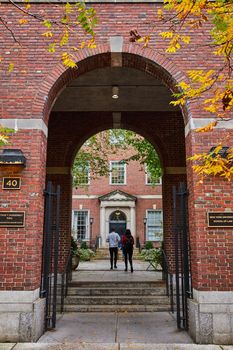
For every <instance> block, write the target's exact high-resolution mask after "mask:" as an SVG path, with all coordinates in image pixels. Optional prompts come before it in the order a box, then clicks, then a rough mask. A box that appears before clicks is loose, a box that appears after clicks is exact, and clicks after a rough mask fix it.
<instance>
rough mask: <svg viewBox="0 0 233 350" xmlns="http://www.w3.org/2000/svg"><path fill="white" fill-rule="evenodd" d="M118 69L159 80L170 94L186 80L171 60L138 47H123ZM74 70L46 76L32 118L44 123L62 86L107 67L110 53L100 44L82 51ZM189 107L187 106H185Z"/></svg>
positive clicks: (185, 115) (59, 68)
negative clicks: (80, 76) (137, 71)
mask: <svg viewBox="0 0 233 350" xmlns="http://www.w3.org/2000/svg"><path fill="white" fill-rule="evenodd" d="M120 54H121V55H122V67H129V68H136V69H138V70H141V71H143V72H144V73H145V74H149V75H151V76H154V77H156V78H158V79H160V80H161V81H162V82H163V84H164V85H165V86H167V87H168V88H169V89H170V90H171V91H174V92H175V91H177V87H176V85H177V84H178V83H179V82H181V81H184V80H186V76H185V74H184V73H183V72H182V71H180V70H179V69H178V68H177V67H176V65H175V64H174V63H173V62H172V60H171V59H167V58H165V57H164V55H162V54H159V53H157V52H156V51H154V50H153V49H149V48H142V47H140V46H137V45H132V44H124V45H123V49H122V52H121V53H120ZM76 59H77V65H78V69H66V68H65V67H64V66H63V65H62V64H59V65H57V66H56V68H55V69H54V70H53V71H52V72H51V74H50V75H49V76H47V77H46V78H45V79H44V81H43V83H42V84H41V86H40V88H39V90H38V93H37V96H36V98H35V102H34V104H33V108H32V116H33V117H34V118H38V117H39V118H41V115H42V116H43V120H44V122H45V123H46V124H47V123H48V119H49V114H50V112H51V109H52V107H53V104H54V102H55V100H56V99H57V97H58V96H59V94H60V93H61V91H62V90H63V89H64V88H65V87H66V85H67V84H68V83H69V82H70V81H72V80H73V79H75V78H77V77H78V76H79V75H82V74H85V73H87V72H89V71H91V70H93V69H97V68H104V67H110V66H111V51H110V46H109V45H100V46H99V47H98V48H97V49H93V50H90V49H85V50H82V52H80V53H79V54H77V55H76ZM189 108H190V107H189ZM182 112H183V118H184V122H185V123H187V121H188V120H189V114H190V113H191V111H190V110H189V112H188V111H187V109H186V107H184V108H183V110H182Z"/></svg>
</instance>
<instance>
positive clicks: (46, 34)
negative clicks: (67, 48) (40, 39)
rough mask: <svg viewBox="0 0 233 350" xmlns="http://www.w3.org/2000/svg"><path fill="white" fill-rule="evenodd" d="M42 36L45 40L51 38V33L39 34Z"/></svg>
mask: <svg viewBox="0 0 233 350" xmlns="http://www.w3.org/2000/svg"><path fill="white" fill-rule="evenodd" d="M41 35H42V36H45V37H46V38H51V37H52V36H53V33H52V32H44V33H43V34H41Z"/></svg>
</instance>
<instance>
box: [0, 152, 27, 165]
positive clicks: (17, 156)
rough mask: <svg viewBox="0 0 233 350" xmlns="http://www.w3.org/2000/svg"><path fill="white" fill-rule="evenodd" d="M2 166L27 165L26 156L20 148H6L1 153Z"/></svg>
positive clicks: (0, 161) (0, 163) (0, 162)
mask: <svg viewBox="0 0 233 350" xmlns="http://www.w3.org/2000/svg"><path fill="white" fill-rule="evenodd" d="M0 166H4V167H16V168H21V167H25V166H26V158H25V156H24V155H23V152H22V151H21V150H20V149H4V150H3V151H2V153H0Z"/></svg>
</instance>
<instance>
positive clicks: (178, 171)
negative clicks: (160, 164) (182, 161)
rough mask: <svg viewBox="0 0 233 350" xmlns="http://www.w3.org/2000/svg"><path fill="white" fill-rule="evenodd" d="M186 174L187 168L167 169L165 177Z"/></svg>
mask: <svg viewBox="0 0 233 350" xmlns="http://www.w3.org/2000/svg"><path fill="white" fill-rule="evenodd" d="M177 174H186V167H182V166H181V167H166V168H165V169H164V175H177Z"/></svg>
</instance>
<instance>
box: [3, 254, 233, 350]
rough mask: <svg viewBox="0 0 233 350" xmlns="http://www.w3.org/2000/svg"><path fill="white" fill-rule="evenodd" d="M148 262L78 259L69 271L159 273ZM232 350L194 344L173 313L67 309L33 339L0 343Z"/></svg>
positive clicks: (84, 274) (114, 276)
mask: <svg viewBox="0 0 233 350" xmlns="http://www.w3.org/2000/svg"><path fill="white" fill-rule="evenodd" d="M147 266H148V264H147V263H145V262H142V261H135V262H134V269H135V271H134V273H130V272H125V271H124V263H123V262H122V261H119V262H118V268H117V269H116V270H112V271H110V270H109V262H108V261H107V260H104V261H91V262H82V263H80V265H79V267H78V270H77V271H75V273H74V274H73V280H78V281H87V280H90V281H110V280H114V281H126V280H127V281H153V280H158V279H161V273H159V272H155V271H153V270H150V271H146V269H147ZM33 349H35V350H37V349H38V350H45V349H49V350H63V349H64V350H233V346H220V345H195V344H193V342H192V340H191V338H190V337H189V335H188V334H187V333H186V332H184V331H178V330H177V328H176V321H175V318H174V315H172V314H170V313H168V312H145V313H133V312H132V313H131V312H130V313H126V312H124V313H102V312H101V313H67V314H64V315H62V316H60V317H59V318H58V321H57V328H56V330H54V331H49V332H46V333H45V334H44V335H43V336H42V337H41V338H40V339H39V341H38V342H37V343H22V344H20V343H18V344H16V343H12V344H0V350H33Z"/></svg>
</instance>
